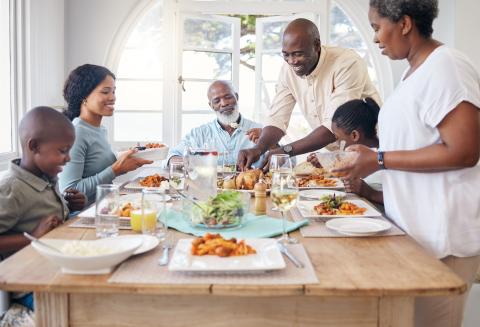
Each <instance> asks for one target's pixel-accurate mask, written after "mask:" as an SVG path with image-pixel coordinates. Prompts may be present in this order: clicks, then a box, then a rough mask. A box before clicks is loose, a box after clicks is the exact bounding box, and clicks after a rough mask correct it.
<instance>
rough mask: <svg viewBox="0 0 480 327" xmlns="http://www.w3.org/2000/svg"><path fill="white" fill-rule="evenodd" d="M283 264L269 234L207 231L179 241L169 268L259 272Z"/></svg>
mask: <svg viewBox="0 0 480 327" xmlns="http://www.w3.org/2000/svg"><path fill="white" fill-rule="evenodd" d="M285 267H286V264H285V261H284V260H283V257H282V254H281V253H280V250H279V249H278V246H277V241H276V240H275V239H271V238H257V239H246V240H236V239H229V240H226V239H223V238H222V237H221V236H220V235H219V234H206V235H205V236H203V237H199V238H195V239H181V240H179V241H178V243H177V245H176V247H175V251H174V253H173V256H172V259H171V260H170V264H169V265H168V270H170V271H182V272H225V273H228V272H261V271H270V270H278V269H284V268H285Z"/></svg>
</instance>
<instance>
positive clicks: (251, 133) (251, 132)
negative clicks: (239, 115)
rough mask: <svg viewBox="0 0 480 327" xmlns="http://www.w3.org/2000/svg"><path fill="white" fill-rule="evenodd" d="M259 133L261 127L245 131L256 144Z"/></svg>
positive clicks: (260, 132)
mask: <svg viewBox="0 0 480 327" xmlns="http://www.w3.org/2000/svg"><path fill="white" fill-rule="evenodd" d="M260 134H262V129H261V128H251V129H249V130H248V131H247V132H246V133H245V135H247V137H248V139H249V140H250V141H252V142H253V143H255V144H258V140H259V139H260Z"/></svg>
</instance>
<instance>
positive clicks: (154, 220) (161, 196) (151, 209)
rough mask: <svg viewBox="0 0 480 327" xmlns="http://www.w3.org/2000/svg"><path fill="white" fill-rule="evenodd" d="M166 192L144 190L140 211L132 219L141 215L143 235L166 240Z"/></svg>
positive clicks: (134, 212)
mask: <svg viewBox="0 0 480 327" xmlns="http://www.w3.org/2000/svg"><path fill="white" fill-rule="evenodd" d="M165 208H166V204H165V192H163V191H161V190H158V189H150V188H146V189H143V190H142V203H141V207H140V210H134V211H132V213H131V217H132V219H134V218H135V219H137V217H135V216H136V215H140V219H141V222H142V234H147V235H152V236H155V237H157V238H158V239H159V240H161V241H162V240H164V239H165V235H166V234H167V222H166V210H165Z"/></svg>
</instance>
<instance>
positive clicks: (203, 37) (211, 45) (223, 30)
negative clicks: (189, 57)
mask: <svg viewBox="0 0 480 327" xmlns="http://www.w3.org/2000/svg"><path fill="white" fill-rule="evenodd" d="M184 29H185V31H184V33H183V35H184V40H183V45H184V47H194V48H203V49H221V50H229V49H230V50H231V49H233V27H232V24H231V23H227V22H220V21H210V20H205V19H199V18H187V19H185V22H184Z"/></svg>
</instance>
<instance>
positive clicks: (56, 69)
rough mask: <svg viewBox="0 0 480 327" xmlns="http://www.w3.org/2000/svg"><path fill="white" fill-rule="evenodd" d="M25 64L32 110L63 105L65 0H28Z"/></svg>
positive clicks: (27, 90)
mask: <svg viewBox="0 0 480 327" xmlns="http://www.w3.org/2000/svg"><path fill="white" fill-rule="evenodd" d="M26 3H27V6H26V12H27V17H26V18H27V21H26V22H25V27H26V28H25V51H26V52H25V64H26V71H27V83H26V86H27V89H26V96H27V99H26V101H25V106H26V108H22V111H23V109H26V110H29V109H31V108H33V107H36V106H39V105H48V106H61V105H62V104H63V98H62V92H61V90H62V85H63V81H64V76H65V72H64V68H65V62H64V49H65V45H64V42H63V37H64V1H63V0H42V1H38V0H30V1H26Z"/></svg>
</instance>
